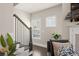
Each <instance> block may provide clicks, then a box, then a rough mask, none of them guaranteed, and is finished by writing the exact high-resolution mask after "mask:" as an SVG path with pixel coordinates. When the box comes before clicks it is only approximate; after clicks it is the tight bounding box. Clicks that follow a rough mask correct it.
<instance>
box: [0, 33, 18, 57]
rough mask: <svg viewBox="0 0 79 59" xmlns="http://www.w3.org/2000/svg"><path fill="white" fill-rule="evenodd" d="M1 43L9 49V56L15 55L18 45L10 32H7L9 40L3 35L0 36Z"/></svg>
mask: <svg viewBox="0 0 79 59" xmlns="http://www.w3.org/2000/svg"><path fill="white" fill-rule="evenodd" d="M0 43H1V45H2V47H4V48H5V49H6V50H7V51H6V52H7V55H8V56H12V55H14V52H15V51H16V45H15V43H14V42H13V39H12V37H11V35H10V34H9V33H7V40H4V37H3V35H1V36H0Z"/></svg>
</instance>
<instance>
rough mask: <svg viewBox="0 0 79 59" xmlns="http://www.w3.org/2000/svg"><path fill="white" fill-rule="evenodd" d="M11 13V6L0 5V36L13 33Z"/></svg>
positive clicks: (7, 4)
mask: <svg viewBox="0 0 79 59" xmlns="http://www.w3.org/2000/svg"><path fill="white" fill-rule="evenodd" d="M13 11H14V6H13V4H10V3H0V35H1V34H6V33H7V32H9V33H14V19H13Z"/></svg>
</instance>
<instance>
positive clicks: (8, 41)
mask: <svg viewBox="0 0 79 59" xmlns="http://www.w3.org/2000/svg"><path fill="white" fill-rule="evenodd" d="M7 44H8V46H9V47H10V46H12V45H13V39H12V37H11V35H10V34H9V33H7Z"/></svg>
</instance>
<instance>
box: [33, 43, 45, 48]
mask: <svg viewBox="0 0 79 59" xmlns="http://www.w3.org/2000/svg"><path fill="white" fill-rule="evenodd" d="M33 45H37V46H40V47H44V48H47V46H46V45H43V44H38V43H33Z"/></svg>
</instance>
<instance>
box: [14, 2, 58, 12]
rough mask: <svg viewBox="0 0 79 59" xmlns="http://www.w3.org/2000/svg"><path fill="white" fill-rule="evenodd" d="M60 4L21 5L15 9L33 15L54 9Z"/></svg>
mask: <svg viewBox="0 0 79 59" xmlns="http://www.w3.org/2000/svg"><path fill="white" fill-rule="evenodd" d="M58 4H59V3H19V4H18V5H16V6H15V8H17V9H20V10H23V11H26V12H28V13H33V12H37V11H41V10H44V9H47V8H50V7H54V6H56V5H58Z"/></svg>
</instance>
